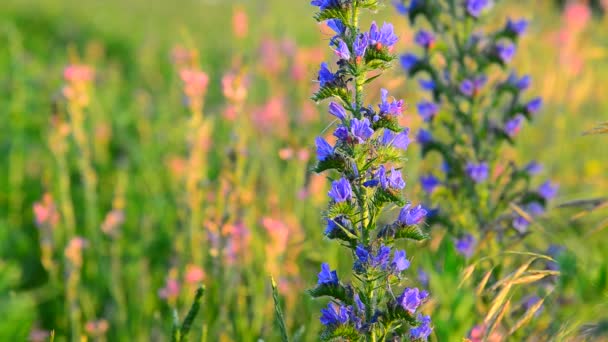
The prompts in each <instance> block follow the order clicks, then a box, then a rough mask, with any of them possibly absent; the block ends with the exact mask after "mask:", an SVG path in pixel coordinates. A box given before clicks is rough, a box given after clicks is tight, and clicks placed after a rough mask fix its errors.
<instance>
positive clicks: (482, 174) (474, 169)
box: [466, 162, 490, 183]
mask: <svg viewBox="0 0 608 342" xmlns="http://www.w3.org/2000/svg"><path fill="white" fill-rule="evenodd" d="M466 172H467V175H468V176H469V178H471V179H472V180H473V181H474V182H475V183H481V182H483V181H485V180H486V179H488V175H489V173H490V169H489V167H488V163H485V162H482V163H479V164H475V163H471V162H469V163H467V167H466Z"/></svg>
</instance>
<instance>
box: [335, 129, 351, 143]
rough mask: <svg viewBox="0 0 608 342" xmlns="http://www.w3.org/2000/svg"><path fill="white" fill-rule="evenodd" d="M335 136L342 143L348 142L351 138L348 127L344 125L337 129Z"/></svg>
mask: <svg viewBox="0 0 608 342" xmlns="http://www.w3.org/2000/svg"><path fill="white" fill-rule="evenodd" d="M334 136H335V137H336V138H338V139H340V140H342V141H347V140H348V137H349V132H348V128H346V126H344V125H340V126H338V127H336V130H335V131H334Z"/></svg>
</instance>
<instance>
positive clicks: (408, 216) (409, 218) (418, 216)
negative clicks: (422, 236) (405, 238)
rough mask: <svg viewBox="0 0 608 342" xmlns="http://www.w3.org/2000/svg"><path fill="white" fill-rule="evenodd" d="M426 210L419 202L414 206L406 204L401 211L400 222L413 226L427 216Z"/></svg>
mask: <svg viewBox="0 0 608 342" xmlns="http://www.w3.org/2000/svg"><path fill="white" fill-rule="evenodd" d="M426 214H427V212H426V210H424V208H423V207H422V206H421V205H420V204H419V205H418V206H416V207H414V208H412V205H411V204H408V205H406V206H405V207H403V209H401V212H399V219H398V220H399V222H401V223H402V224H405V225H408V226H412V225H415V224H419V223H420V222H422V220H424V218H425V217H426Z"/></svg>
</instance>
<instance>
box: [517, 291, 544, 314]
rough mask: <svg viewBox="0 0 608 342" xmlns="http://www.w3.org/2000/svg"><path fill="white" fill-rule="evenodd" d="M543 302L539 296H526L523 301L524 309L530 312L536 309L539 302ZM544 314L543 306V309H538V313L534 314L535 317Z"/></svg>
mask: <svg viewBox="0 0 608 342" xmlns="http://www.w3.org/2000/svg"><path fill="white" fill-rule="evenodd" d="M540 301H541V298H540V297H539V296H537V295H531V296H526V297H525V298H524V299H523V300H522V302H523V303H522V307H523V308H524V309H525V310H526V311H528V310H530V309H531V308H532V307H534V306H535V305H536V304H537V303H538V302H540ZM542 312H543V306H542V304H541V307H540V308H538V310H536V312H535V313H534V317H538V316H539V315H540V314H541V313H542Z"/></svg>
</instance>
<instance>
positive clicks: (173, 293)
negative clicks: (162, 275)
mask: <svg viewBox="0 0 608 342" xmlns="http://www.w3.org/2000/svg"><path fill="white" fill-rule="evenodd" d="M179 290H180V286H179V283H178V282H177V280H175V279H172V278H169V279H167V283H166V284H165V287H163V288H161V289H160V290H158V296H159V297H160V298H162V299H167V300H175V299H177V297H178V296H179Z"/></svg>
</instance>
